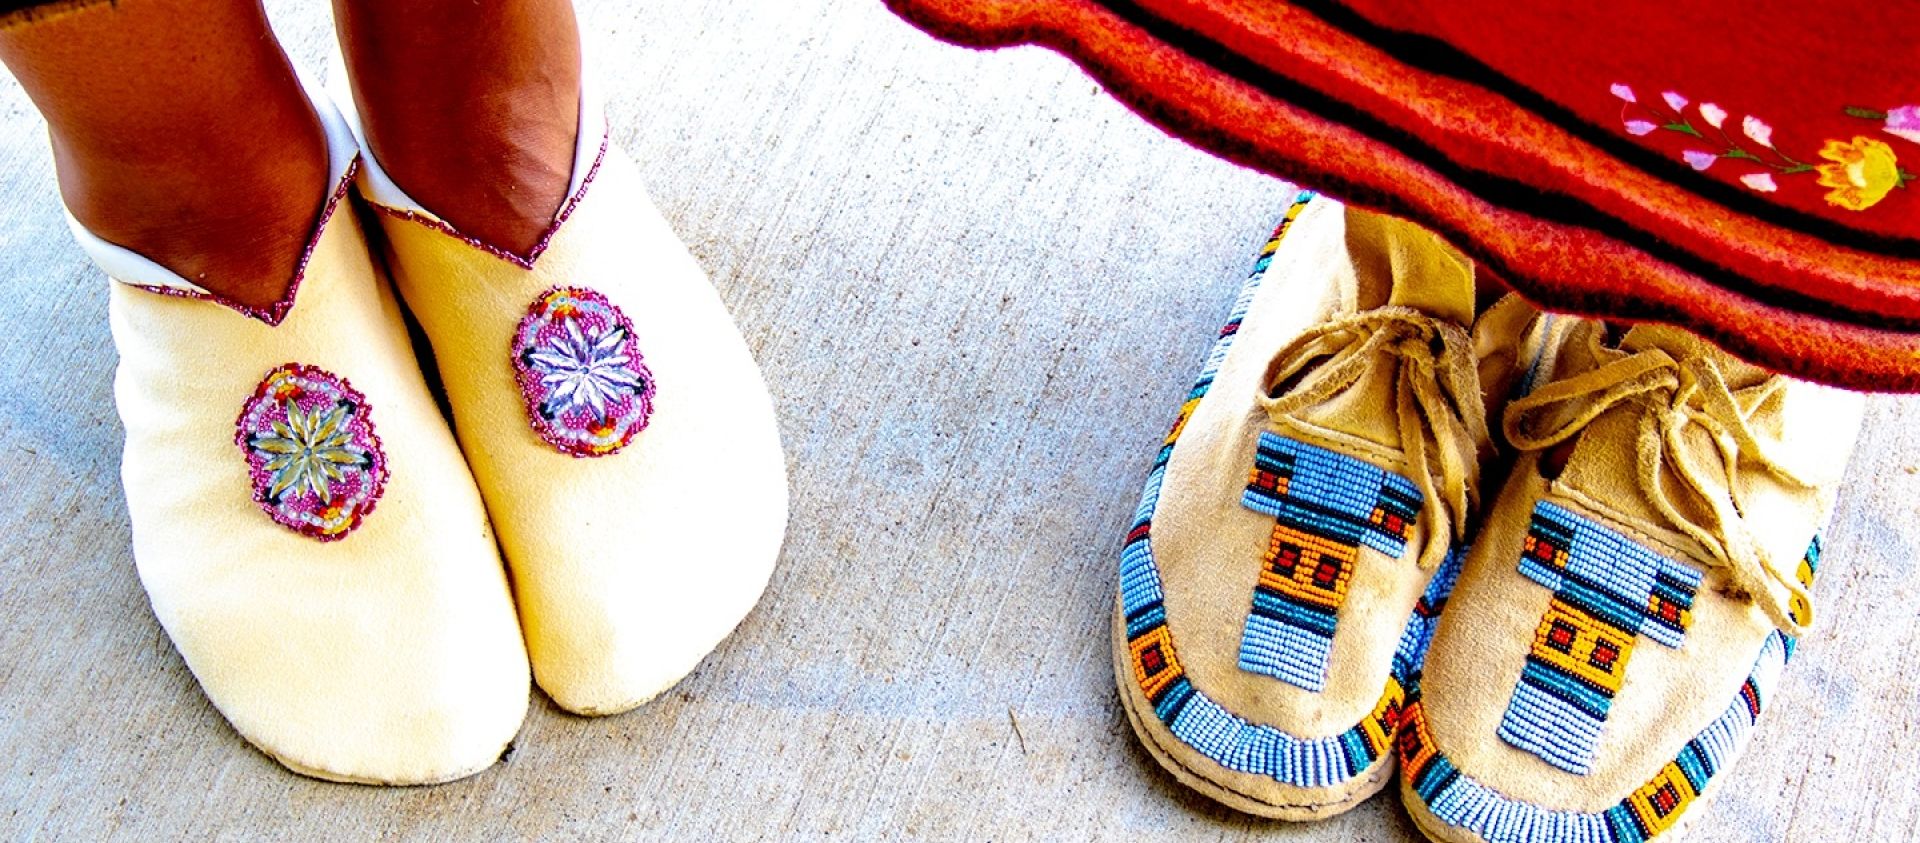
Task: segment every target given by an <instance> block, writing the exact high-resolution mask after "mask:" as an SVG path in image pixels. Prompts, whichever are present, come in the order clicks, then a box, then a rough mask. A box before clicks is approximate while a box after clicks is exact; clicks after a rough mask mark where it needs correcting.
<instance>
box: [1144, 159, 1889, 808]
mask: <svg viewBox="0 0 1920 843" xmlns="http://www.w3.org/2000/svg"><path fill="white" fill-rule="evenodd" d="M1283 235H1284V236H1283ZM1474 272H1475V269H1474V266H1473V264H1472V263H1471V262H1470V261H1468V260H1467V259H1466V258H1465V257H1464V256H1462V255H1461V254H1459V253H1458V252H1456V251H1454V250H1453V249H1451V248H1450V247H1448V246H1446V245H1445V244H1444V243H1443V242H1441V241H1440V240H1439V239H1438V238H1436V237H1435V236H1434V235H1432V234H1430V233H1428V232H1425V231H1423V230H1421V229H1419V228H1416V227H1414V226H1412V225H1410V224H1407V223H1404V222H1400V221H1396V220H1393V219H1390V218H1386V217H1382V216H1378V215H1374V214H1369V213H1364V212H1359V211H1356V210H1352V209H1348V208H1344V207H1342V206H1341V205H1339V204H1338V203H1335V202H1332V201H1329V200H1326V199H1317V198H1312V197H1310V196H1305V197H1303V198H1302V199H1301V200H1300V201H1299V202H1298V203H1297V204H1296V205H1295V206H1294V208H1293V209H1292V210H1291V211H1290V212H1289V214H1288V218H1287V222H1285V223H1283V225H1282V226H1281V229H1280V231H1279V232H1276V234H1275V237H1274V240H1273V242H1272V243H1270V244H1269V245H1268V248H1267V251H1266V252H1265V253H1264V254H1263V255H1262V257H1261V258H1260V260H1259V263H1258V265H1257V268H1256V271H1255V272H1254V275H1253V277H1252V278H1251V279H1250V280H1249V281H1248V283H1247V285H1246V287H1245V288H1244V290H1243V292H1242V294H1241V297H1240V300H1239V302H1238V304H1237V306H1236V307H1235V309H1234V312H1233V316H1232V317H1231V321H1230V322H1229V323H1228V325H1227V328H1226V330H1224V331H1223V332H1222V334H1221V338H1220V340H1219V341H1218V344H1217V345H1216V346H1215V348H1214V350H1213V353H1212V354H1211V356H1210V357H1209V358H1208V360H1207V363H1206V366H1205V369H1204V371H1203V373H1202V375H1201V378H1200V381H1199V384H1198V385H1197V386H1196V387H1195V388H1194V390H1193V392H1192V394H1191V395H1190V397H1189V400H1188V401H1187V403H1186V405H1185V406H1184V407H1183V408H1182V409H1181V411H1180V414H1179V421H1178V423H1177V424H1176V425H1175V427H1174V430H1173V433H1172V434H1171V435H1170V436H1169V437H1168V438H1167V440H1166V442H1165V444H1164V446H1163V448H1162V449H1161V452H1160V456H1159V459H1158V460H1157V461H1156V462H1155V465H1154V467H1153V469H1152V471H1151V473H1150V475H1149V480H1148V483H1147V490H1146V494H1145V496H1144V498H1143V500H1142V501H1141V505H1140V508H1139V510H1138V513H1137V517H1136V519H1135V521H1134V523H1133V526H1132V529H1131V532H1130V533H1129V534H1128V535H1127V537H1126V540H1125V543H1124V550H1123V553H1122V559H1121V563H1120V583H1119V594H1118V599H1117V605H1116V609H1115V615H1114V651H1113V652H1114V663H1115V669H1116V674H1117V679H1118V682H1119V685H1120V692H1121V698H1122V701H1123V703H1124V706H1125V708H1126V711H1127V713H1128V717H1129V719H1130V720H1131V722H1132V724H1133V726H1134V729H1135V731H1136V733H1137V734H1138V735H1139V737H1140V739H1141V741H1142V743H1143V744H1144V745H1145V746H1146V748H1147V749H1148V751H1149V752H1150V753H1151V754H1152V755H1153V756H1154V757H1155V758H1156V759H1157V760H1158V761H1159V762H1160V763H1161V764H1162V765H1163V766H1165V767H1166V768H1167V769H1168V770H1170V771H1171V772H1172V773H1173V775H1174V776H1175V777H1176V778H1178V779H1179V780H1180V781H1181V782H1183V783H1185V784H1186V785H1188V786H1190V787H1193V788H1195V789H1197V790H1199V791H1201V792H1202V793H1205V794H1207V795H1209V796H1211V797H1213V798H1214V799H1217V800H1219V801H1220V802H1223V803H1225V804H1227V805H1229V806H1232V807H1234V808H1237V809H1240V810H1243V811H1247V812H1251V813H1254V814H1259V815H1263V816H1270V817H1278V818H1285V819H1291V820H1310V819H1317V818H1323V817H1327V816H1331V815H1334V814H1337V813H1339V812H1341V811H1344V810H1347V809H1348V808H1351V807H1353V806H1354V805H1356V804H1358V803H1359V802H1360V801H1361V800H1364V799H1366V798H1367V797H1369V796H1371V795H1373V794H1374V793H1376V792H1378V791H1379V790H1381V789H1382V788H1384V787H1385V786H1386V785H1387V784H1388V783H1389V782H1390V781H1392V780H1393V778H1394V775H1393V774H1394V772H1395V770H1396V768H1397V770H1398V772H1399V782H1400V794H1401V797H1402V800H1403V801H1404V803H1405V804H1406V807H1407V810H1408V811H1409V813H1410V814H1411V815H1412V817H1413V819H1414V821H1415V824H1416V825H1417V826H1418V827H1419V828H1420V830H1421V831H1422V832H1423V833H1425V834H1426V835H1427V836H1428V837H1431V838H1432V839H1435V840H1441V841H1448V843H1471V842H1472V841H1486V842H1487V843H1640V841H1645V840H1650V839H1654V838H1662V839H1667V837H1666V836H1667V835H1671V834H1673V833H1674V831H1675V829H1676V828H1678V827H1679V825H1680V823H1681V822H1682V820H1683V819H1684V818H1685V817H1686V816H1687V815H1688V814H1689V812H1690V811H1691V810H1693V809H1695V808H1697V806H1698V805H1699V803H1700V802H1701V801H1702V800H1704V799H1706V798H1709V797H1711V795H1712V794H1713V792H1714V788H1715V787H1716V786H1717V785H1718V784H1720V783H1721V782H1723V781H1724V780H1725V777H1724V776H1723V775H1721V773H1723V771H1724V770H1725V769H1726V767H1727V765H1729V764H1731V763H1732V762H1733V761H1734V759H1735V758H1736V757H1737V756H1738V755H1739V753H1740V752H1741V750H1742V749H1743V748H1744V746H1745V745H1746V742H1747V740H1748V738H1749V737H1750V735H1751V734H1752V732H1753V729H1754V727H1755V723H1756V720H1757V719H1758V717H1759V716H1760V713H1761V710H1762V708H1763V707H1764V706H1765V705H1767V704H1768V703H1769V702H1771V699H1772V695H1773V693H1774V692H1775V690H1776V688H1777V678H1778V677H1779V675H1780V672H1781V669H1782V667H1783V666H1784V664H1785V661H1786V659H1787V657H1788V656H1789V655H1790V654H1791V653H1792V650H1793V644H1794V640H1795V636H1797V635H1799V634H1800V633H1801V632H1802V631H1803V630H1804V629H1805V627H1806V624H1807V623H1808V622H1809V621H1810V620H1811V606H1810V603H1809V602H1808V595H1807V588H1808V587H1809V586H1810V585H1811V584H1812V581H1813V573H1814V569H1815V568H1816V567H1817V566H1818V564H1819V540H1818V533H1819V530H1820V529H1821V527H1822V526H1823V523H1824V521H1825V519H1826V517H1827V515H1828V513H1829V511H1830V509H1831V506H1832V502H1833V492H1834V488H1835V486H1836V485H1837V484H1838V481H1839V478H1840V474H1841V470H1842V468H1843V467H1844V466H1845V464H1846V461H1847V458H1848V455H1849V454H1850V452H1851V450H1852V447H1853V441H1854V438H1855V435H1856V433H1857V431H1858V429H1859V426H1860V418H1861V412H1862V399H1861V398H1860V396H1858V395H1854V394H1850V393H1845V392H1840V391H1837V390H1832V389H1827V388H1823V387H1819V386H1815V385H1812V384H1807V383H1801V382H1796V381H1792V380H1790V379H1787V378H1784V377H1780V376H1775V375H1769V374H1768V373H1766V372H1763V371H1760V370H1758V369H1755V368H1753V367H1751V366H1748V365H1746V364H1744V363H1741V362H1739V361H1738V360H1735V359H1734V358H1732V357H1730V356H1728V355H1726V354H1725V353H1724V352H1721V351H1720V350H1718V349H1716V348H1713V347H1712V346H1709V345H1707V344H1706V343H1704V342H1702V341H1700V340H1699V339H1697V338H1695V337H1693V336H1691V335H1688V334H1686V333H1684V332H1681V331H1677V330H1674V329H1671V328H1664V327H1659V326H1639V327H1634V328H1632V329H1631V330H1627V331H1625V332H1624V333H1622V334H1617V335H1616V333H1615V332H1614V331H1613V330H1611V329H1610V328H1609V327H1608V326H1606V325H1603V324H1601V323H1598V322H1594V321H1590V320H1582V319H1574V318H1568V317H1564V316H1551V315H1545V314H1541V313H1538V312H1536V311H1534V310H1533V309H1531V308H1530V307H1528V306H1527V305H1526V304H1525V303H1523V302H1521V301H1520V300H1518V299H1517V298H1513V297H1508V298H1506V299H1503V300H1500V301H1499V302H1497V303H1496V304H1494V305H1493V306H1492V307H1490V308H1488V309H1486V310H1485V311H1484V312H1479V313H1476V308H1475V291H1474ZM1490 419H1491V420H1493V423H1491V424H1490V423H1489V420H1490ZM1496 430H1498V431H1499V433H1498V435H1496V433H1495V431H1496ZM1502 473H1504V474H1505V476H1506V479H1505V482H1504V485H1501V483H1500V480H1499V477H1498V476H1497V475H1500V474H1502ZM1483 503H1484V504H1485V506H1482V504H1483Z"/></svg>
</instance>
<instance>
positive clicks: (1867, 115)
mask: <svg viewBox="0 0 1920 843" xmlns="http://www.w3.org/2000/svg"><path fill="white" fill-rule="evenodd" d="M1841 110H1843V111H1845V112H1846V113H1847V116H1848V117H1859V118H1862V119H1866V120H1885V119H1887V113H1886V112H1884V111H1875V110H1873V109H1871V108H1861V107H1860V106H1857V105H1849V106H1847V107H1846V108H1844V109H1841Z"/></svg>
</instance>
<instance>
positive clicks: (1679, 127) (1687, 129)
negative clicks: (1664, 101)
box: [1661, 123, 1700, 138]
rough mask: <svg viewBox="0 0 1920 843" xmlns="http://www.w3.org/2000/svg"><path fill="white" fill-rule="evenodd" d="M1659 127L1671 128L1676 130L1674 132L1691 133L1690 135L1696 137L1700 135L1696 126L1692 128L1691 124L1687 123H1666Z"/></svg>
mask: <svg viewBox="0 0 1920 843" xmlns="http://www.w3.org/2000/svg"><path fill="white" fill-rule="evenodd" d="M1661 128H1663V129H1672V130H1673V131H1676V132H1682V133H1685V134H1689V135H1692V136H1694V137H1696V138H1697V137H1700V130H1699V129H1696V128H1694V127H1692V126H1689V125H1687V124H1685V123H1668V124H1667V125H1665V126H1662V127H1661Z"/></svg>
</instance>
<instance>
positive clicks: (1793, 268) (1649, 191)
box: [887, 0, 1920, 391]
mask: <svg viewBox="0 0 1920 843" xmlns="http://www.w3.org/2000/svg"><path fill="white" fill-rule="evenodd" d="M887 2H888V4H889V5H890V6H891V7H892V8H893V9H894V10H895V11H897V12H899V13H900V14H901V15H903V16H905V17H906V18H908V19H909V20H911V21H913V22H914V23H916V24H918V25H920V26H921V27H923V28H925V29H927V30H928V31H930V32H932V33H934V34H936V35H938V36H940V37H942V38H946V39H949V40H952V41H955V42H958V43H962V44H967V45H971V46H980V47H995V46H1004V45H1010V44H1018V43H1037V44H1043V45H1046V46H1049V47H1052V48H1054V49H1057V50H1060V51H1061V52H1063V53H1066V54H1067V55H1069V56H1071V57H1072V58H1074V59H1075V60H1076V61H1078V62H1079V63H1080V64H1081V65H1082V66H1084V67H1085V68H1087V70H1088V71H1089V72H1091V73H1092V74H1093V75H1095V76H1096V77H1097V78H1099V79H1100V80H1101V81H1102V82H1103V83H1104V84H1105V85H1106V86H1107V87H1108V88H1109V89H1110V90H1111V91H1113V93H1114V94H1115V95H1116V96H1118V97H1120V98H1121V99H1122V100H1124V101H1126V102H1127V103H1128V104H1129V105H1131V106H1132V107H1133V108H1134V109H1136V110H1137V111H1139V112H1140V113H1141V114H1142V115H1143V116H1145V117H1146V118H1147V119H1149V120H1151V121H1153V122H1155V123H1156V124H1158V125H1160V126H1162V127H1164V128H1166V129H1167V130H1169V131H1171V132H1173V133H1175V134H1177V135H1179V136H1181V137H1183V138H1186V139H1187V140H1189V141H1191V142H1192V143H1194V144H1197V145H1199V146H1201V147H1204V148H1206V149H1208V150H1211V151H1213V152H1215V153H1217V154H1220V155H1222V156H1225V157H1227V158H1229V159H1232V160H1235V161H1238V162H1240V163H1243V164H1246V165H1248V166H1252V167H1256V168H1259V169H1261V170H1265V171H1267V172H1269V173H1272V174H1274V175H1276V176H1279V177H1281V178H1284V179H1287V180H1290V181H1294V182H1297V183H1299V184H1302V185H1304V186H1307V187H1313V188H1316V189H1319V190H1323V191H1325V192H1327V193H1329V194H1331V195H1333V196H1336V197H1339V198H1341V199H1343V200H1345V201H1348V202H1352V203H1355V204H1359V205H1364V206H1368V207H1373V208H1376V209H1381V210H1385V211H1388V212H1390V213H1394V214H1399V215H1402V216H1405V217H1408V218H1411V219H1415V220H1417V221H1419V222H1421V223H1423V224H1425V225H1427V226H1429V227H1431V228H1433V229H1434V230H1436V231H1438V232H1440V233H1442V234H1443V235H1445V236H1447V237H1448V238H1449V239H1451V240H1453V241H1454V242H1455V243H1456V244H1458V245H1459V246H1460V247H1461V248H1462V249H1464V250H1466V251H1467V252H1468V253H1470V254H1471V255H1472V256H1473V257H1474V258H1475V259H1476V260H1478V261H1479V262H1480V263H1481V264H1482V265H1483V266H1484V267H1486V268H1487V269H1488V270H1489V271H1491V272H1493V273H1494V274H1495V275H1497V276H1499V277H1501V278H1502V279H1504V280H1506V281H1508V282H1509V283H1511V284H1512V285H1514V286H1515V287H1517V288H1518V289H1520V290H1521V291H1522V292H1523V293H1525V294H1526V295H1528V296H1529V297H1530V298H1533V299H1534V300H1536V301H1538V302H1539V303H1541V304H1542V305H1544V306H1547V307H1551V308H1554V309H1558V310H1566V311H1574V312H1580V313H1587V314H1592V315H1599V316H1607V317H1614V318H1625V319H1652V320H1660V321H1668V322H1674V323H1678V324H1681V325H1685V326H1687V327H1689V328H1692V329H1693V330H1696V331H1699V332H1701V333H1703V334H1705V335H1707V336H1709V337H1711V338H1713V339H1715V340H1716V341H1718V342H1720V343H1721V344H1722V345H1725V346H1726V347H1728V348H1729V349H1731V350H1733V351H1735V352H1736V353H1738V354H1741V355H1743V356H1746V357H1748V358H1750V359H1753V360H1755V361H1757V362H1760V363H1762V364H1764V365H1768V366H1770V367H1773V368H1775V369H1779V370H1782V371H1786V372H1790V373H1794V374H1798V375H1801V376H1804V377H1808V378H1813V379H1816V380H1822V381H1827V382H1830V383H1836V384H1842V385H1847V386H1853V387H1859V388H1866V389H1885V390H1901V391H1920V182H1916V174H1920V4H1916V3H1879V4H1869V3H1865V2H1860V0H1846V2H1838V3H1819V4H1816V3H1801V2H1793V0H1741V1H1740V2H1736V1H1735V0H1695V2H1689V3H1676V2H1673V1H1672V0H1609V1H1608V2H1604V3H1603V2H1594V1H1593V0H1584V1H1583V2H1564V3H1554V4H1478V3H1441V4H1435V3H1422V2H1414V1H1413V0H1293V2H1278V0H887Z"/></svg>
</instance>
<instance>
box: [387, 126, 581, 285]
mask: <svg viewBox="0 0 1920 843" xmlns="http://www.w3.org/2000/svg"><path fill="white" fill-rule="evenodd" d="M612 146H613V127H612V125H611V124H609V125H607V127H606V128H604V129H602V130H601V135H600V153H599V154H598V155H595V156H594V158H593V166H592V167H589V168H587V175H586V177H585V178H583V179H581V180H580V189H579V190H576V191H574V192H573V195H572V196H569V197H567V201H566V204H564V205H561V206H560V212H559V213H558V214H555V215H554V217H553V224H551V225H549V226H547V230H546V231H545V232H543V233H542V234H541V235H540V240H539V241H538V242H536V243H534V244H533V248H532V249H529V250H527V253H526V254H525V255H524V256H523V255H520V254H517V253H515V252H513V251H510V250H507V249H502V248H500V247H499V246H495V245H493V244H492V243H488V242H487V241H485V240H481V239H480V238H478V237H474V236H473V235H471V234H468V233H466V232H464V231H461V230H460V229H458V228H455V227H454V226H453V225H452V224H451V223H448V222H447V221H445V220H442V219H439V218H437V217H434V216H432V215H430V214H423V213H420V212H418V211H411V210H404V209H401V208H391V207H388V206H386V205H382V204H380V203H378V202H374V201H372V200H367V205H369V206H371V207H372V208H373V209H374V210H375V211H378V212H380V213H381V214H382V215H383V216H388V217H392V218H393V219H397V220H406V221H408V222H413V223H418V224H420V225H423V226H426V227H427V228H431V229H433V230H435V231H438V232H440V233H442V234H445V235H447V236H449V237H452V238H454V239H455V240H459V241H460V242H462V243H465V244H467V245H469V246H472V247H474V248H476V249H479V250H480V251H482V252H486V253H487V254H489V255H492V256H494V257H496V258H499V259H501V260H503V261H506V262H508V263H510V264H513V265H514V266H517V267H520V268H521V269H532V268H533V265H534V263H535V262H537V261H539V260H540V256H541V255H544V254H546V252H547V247H548V246H551V245H553V238H554V237H555V236H557V235H558V234H559V233H560V227H561V226H563V225H566V224H567V220H568V219H569V218H571V217H572V216H573V212H574V211H575V210H576V209H578V208H579V207H580V203H581V202H582V201H584V200H585V199H586V198H587V190H588V189H589V188H591V187H593V180H594V177H595V176H598V175H600V165H601V164H603V163H605V162H606V160H607V151H608V150H609V149H610V148H612Z"/></svg>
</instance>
